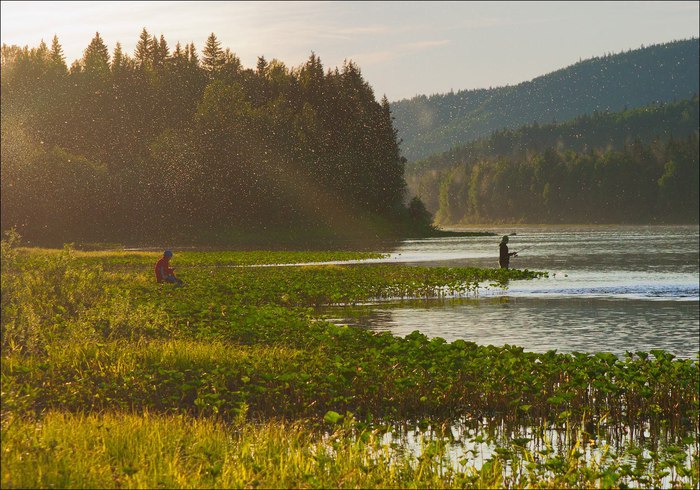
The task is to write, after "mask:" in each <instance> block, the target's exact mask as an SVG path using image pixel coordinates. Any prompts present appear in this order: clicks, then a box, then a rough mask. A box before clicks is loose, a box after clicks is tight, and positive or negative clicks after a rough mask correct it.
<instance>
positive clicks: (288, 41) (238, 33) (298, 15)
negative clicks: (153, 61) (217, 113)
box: [2, 1, 700, 101]
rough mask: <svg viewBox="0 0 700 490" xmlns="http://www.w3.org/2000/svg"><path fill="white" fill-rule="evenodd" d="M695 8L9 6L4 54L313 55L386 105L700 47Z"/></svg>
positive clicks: (250, 62)
mask: <svg viewBox="0 0 700 490" xmlns="http://www.w3.org/2000/svg"><path fill="white" fill-rule="evenodd" d="M698 6H699V4H698V2H18V1H11V2H2V43H3V44H8V45H12V44H15V45H19V46H29V47H30V48H31V47H36V46H37V45H38V44H39V42H40V41H41V40H42V39H43V40H44V41H45V42H46V43H47V44H50V43H51V40H52V39H53V36H54V35H57V36H58V39H59V42H60V43H61V45H62V47H63V50H64V53H65V55H66V61H67V63H68V64H69V65H70V64H71V63H72V62H73V61H75V60H77V59H80V58H81V56H82V53H83V50H84V49H85V48H86V47H87V46H88V44H89V43H90V40H91V39H92V38H93V37H94V35H95V32H99V33H100V36H101V37H102V38H103V39H104V41H105V43H106V44H107V46H108V48H109V50H110V53H112V52H113V50H114V47H115V45H116V43H117V42H119V43H121V45H122V47H123V49H124V50H125V52H127V53H129V54H133V51H134V48H135V46H136V42H137V41H138V37H139V34H140V33H141V30H142V29H143V28H144V27H145V28H146V29H147V31H148V32H149V34H151V35H155V36H157V37H160V35H161V34H162V35H163V36H164V37H165V39H166V41H167V42H168V46H169V47H170V49H171V50H172V49H173V48H174V47H175V45H176V44H177V43H178V42H180V43H181V44H183V45H184V44H189V43H191V42H193V43H194V44H195V46H196V48H197V50H198V51H199V52H201V49H202V48H203V46H204V43H205V41H206V38H207V37H208V36H209V35H210V34H211V33H212V32H213V33H214V34H216V36H217V38H218V39H219V41H220V42H221V45H222V47H224V48H230V49H231V51H232V52H234V53H235V54H236V55H238V56H239V57H240V59H241V61H242V63H243V65H244V67H247V68H250V67H254V66H255V64H256V61H257V58H258V57H259V56H264V57H265V58H266V59H268V60H271V59H273V58H276V59H278V60H280V61H282V62H283V63H284V64H285V65H287V66H288V67H296V66H299V65H301V64H302V63H304V62H305V61H306V59H307V58H308V57H309V55H310V54H311V52H314V53H316V54H317V55H318V56H319V57H320V58H321V61H322V63H323V66H324V67H325V68H326V69H330V68H334V67H336V66H338V67H340V66H342V64H343V61H344V60H346V59H347V60H353V61H355V62H356V63H357V64H358V65H359V66H360V68H361V70H362V73H363V76H364V77H365V79H366V80H367V81H368V83H369V84H370V85H371V86H372V87H373V89H374V91H375V95H376V96H377V98H380V97H381V96H382V95H386V96H387V97H388V98H389V100H390V101H397V100H400V99H403V98H410V97H413V96H415V95H431V94H435V93H445V92H449V91H450V90H455V91H457V90H465V89H477V88H489V87H498V86H504V85H514V84H517V83H520V82H524V81H528V80H531V79H533V78H535V77H538V76H540V75H544V74H546V73H550V72H552V71H555V70H558V69H560V68H564V67H566V66H569V65H571V64H574V63H576V62H578V61H579V60H583V59H587V58H591V57H595V56H602V55H605V54H611V53H619V52H622V51H626V50H629V49H637V48H639V47H641V46H642V45H646V46H648V45H651V44H658V43H665V42H670V41H674V40H679V39H688V38H692V37H697V36H698V20H699V15H700V14H699V7H698Z"/></svg>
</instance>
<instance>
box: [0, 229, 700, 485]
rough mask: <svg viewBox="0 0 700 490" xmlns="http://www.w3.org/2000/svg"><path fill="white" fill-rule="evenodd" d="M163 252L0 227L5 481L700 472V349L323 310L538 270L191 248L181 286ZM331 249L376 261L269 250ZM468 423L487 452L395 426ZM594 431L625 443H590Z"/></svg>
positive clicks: (271, 481)
mask: <svg viewBox="0 0 700 490" xmlns="http://www.w3.org/2000/svg"><path fill="white" fill-rule="evenodd" d="M158 255H159V254H156V253H143V252H134V253H131V252H128V253H127V252H123V251H117V252H109V253H107V252H76V251H75V250H73V249H72V248H71V247H65V248H64V249H63V250H51V251H49V250H39V249H22V248H18V247H17V246H16V242H15V243H13V240H12V238H11V237H10V238H8V239H7V240H3V243H2V378H1V381H2V395H1V396H2V417H1V420H2V455H3V465H2V483H3V487H26V486H30V487H51V486H59V487H83V488H85V487H158V486H161V487H189V488H191V487H207V488H208V487H255V486H262V487H358V486H359V487H430V488H435V487H463V488H468V487H477V488H483V487H502V486H506V487H511V488H513V487H517V488H520V487H533V486H536V487H569V488H577V487H581V486H584V487H587V486H607V487H615V486H624V485H628V484H631V485H637V486H642V487H643V486H645V485H646V484H647V483H649V484H659V485H672V484H674V483H673V482H674V481H675V482H677V485H679V486H686V487H690V486H695V487H696V486H697V485H698V482H699V481H700V478H699V477H698V436H697V434H698V391H699V388H698V373H699V370H698V362H697V360H689V359H675V358H674V357H673V356H672V355H671V354H668V353H666V352H663V351H653V352H651V353H645V352H637V353H628V355H627V356H626V357H625V358H624V359H618V358H617V357H616V356H613V355H611V354H605V353H599V354H595V355H593V354H586V353H574V354H570V355H568V354H558V353H556V352H554V351H550V352H547V353H544V354H537V353H529V352H524V351H523V349H522V348H519V347H516V346H509V345H505V346H502V347H495V346H479V345H477V344H475V343H472V342H465V341H455V342H452V343H447V342H445V341H444V340H443V339H439V338H435V339H428V338H427V337H426V336H425V335H422V334H420V333H418V332H414V333H413V334H411V335H408V336H406V337H404V338H398V337H393V336H392V335H390V334H388V333H373V332H369V331H365V330H362V329H357V328H350V327H343V326H338V325H333V324H331V323H328V322H325V321H323V320H321V319H319V318H317V317H316V315H315V314H314V310H313V307H316V306H325V305H331V304H353V303H358V302H365V301H369V300H372V299H376V298H382V297H384V298H386V297H435V296H440V295H451V294H456V295H468V294H474V293H475V291H476V285H477V284H483V283H484V282H487V283H488V282H490V283H492V284H493V287H505V286H506V285H507V282H508V280H510V279H515V278H518V279H528V278H529V279H535V278H537V277H539V276H540V275H541V273H537V272H531V271H518V270H510V271H503V270H498V269H469V268H423V267H408V266H400V265H396V264H392V265H382V264H371V265H370V264H367V265H359V266H358V265H352V266H351V265H324V266H320V265H316V266H304V267H297V266H295V267H270V268H259V267H233V266H234V265H235V266H238V265H251V264H260V263H261V262H264V260H265V256H266V253H258V252H235V253H231V254H227V253H224V252H216V253H212V255H207V254H201V253H196V252H183V253H181V254H178V255H177V257H176V260H175V261H174V262H175V265H180V264H187V267H188V268H187V269H185V271H184V272H183V273H182V277H183V278H184V279H185V280H186V283H187V285H186V287H184V288H172V287H168V286H163V285H158V284H155V281H154V280H153V277H152V275H153V272H152V270H151V267H152V262H154V261H155V260H156V258H157V257H158ZM334 257H344V258H345V259H347V258H348V257H353V260H354V259H357V258H362V257H366V258H368V257H373V255H371V254H368V255H362V254H349V253H343V254H341V255H335V253H317V252H313V253H309V254H303V253H288V254H287V253H283V252H279V253H276V254H271V255H269V256H268V257H267V258H268V260H270V261H275V262H278V261H282V262H284V261H289V262H287V263H298V262H308V261H313V260H323V261H328V260H333V258H334ZM460 420H462V421H464V420H467V421H484V422H483V423H481V424H480V426H479V428H478V434H477V435H475V436H474V441H475V443H478V444H481V443H488V444H489V447H490V448H491V449H493V451H495V452H494V453H493V457H492V458H491V459H488V460H486V461H481V462H480V463H479V464H478V465H477V464H475V462H474V460H473V457H472V456H473V454H471V453H469V454H467V453H464V454H462V455H461V456H455V453H454V452H450V451H448V446H449V445H450V444H452V443H453V442H454V440H451V439H450V438H448V440H447V441H446V440H445V439H444V437H443V436H442V435H441V434H440V433H436V434H434V435H428V434H427V432H426V433H425V437H424V439H423V445H422V446H421V451H420V453H421V454H420V455H415V454H412V453H411V451H409V450H408V449H407V446H406V444H405V441H404V442H402V441H400V440H399V439H395V440H393V441H391V442H388V441H387V439H386V433H387V432H386V431H387V430H395V429H396V428H399V427H407V426H411V427H415V428H416V430H417V433H419V434H423V433H424V432H425V431H426V429H427V428H428V427H438V426H443V427H444V426H451V425H454V424H456V423H457V421H460ZM105 427H106V429H105ZM572 427H573V428H572ZM524 428H530V429H532V430H535V431H537V430H544V429H545V428H546V429H547V430H554V431H555V433H558V432H557V431H559V432H561V430H564V431H565V432H566V431H568V433H570V436H569V438H568V439H567V441H568V442H567V444H564V445H561V446H557V447H549V446H548V445H547V442H546V440H545V439H546V438H545V437H535V438H534V439H533V438H532V437H524V436H522V435H521V436H518V435H517V434H518V433H520V431H523V430H524ZM560 429H561V430H560ZM514 434H516V435H515V436H514ZM627 435H634V437H631V436H630V437H627ZM640 435H642V437H641V438H640V437H639V436H640ZM525 439H528V443H527V444H525V442H523V441H525ZM591 440H595V441H602V440H607V441H610V443H611V444H612V446H613V450H608V449H605V450H604V451H603V450H600V451H596V452H595V453H592V452H591V451H590V450H585V449H586V447H590V446H585V444H587V442H586V441H591ZM202 448H204V449H202ZM83 454H84V456H82V455H83ZM470 454H471V455H470ZM455 458H457V461H458V462H459V461H464V464H461V466H460V464H456V463H455Z"/></svg>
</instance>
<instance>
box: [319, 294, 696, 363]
mask: <svg viewBox="0 0 700 490" xmlns="http://www.w3.org/2000/svg"><path fill="white" fill-rule="evenodd" d="M652 306H653V308H652ZM324 313H325V314H327V315H329V317H330V319H331V320H332V321H336V322H338V323H343V324H349V325H357V326H362V327H365V328H369V329H372V330H377V331H390V332H392V333H393V334H395V335H398V336H401V337H404V336H406V335H408V334H410V333H411V332H413V331H415V330H419V331H421V332H423V333H424V334H425V335H427V336H429V337H442V338H444V339H445V340H447V341H448V342H452V341H454V340H457V339H462V340H466V341H470V342H476V343H478V344H482V345H488V344H491V345H497V346H501V345H504V344H511V345H517V346H520V347H524V348H525V350H527V351H531V352H546V351H548V350H552V349H555V350H557V351H559V352H601V351H604V352H612V353H613V354H616V355H618V356H624V354H625V352H626V351H632V352H635V351H646V352H648V351H649V350H651V349H663V350H667V351H669V352H671V353H673V354H675V355H676V356H679V357H684V358H695V357H696V356H697V355H698V351H699V349H700V347H699V345H698V344H699V343H700V341H699V340H698V335H700V332H699V330H700V329H699V327H698V325H699V324H700V315H699V313H698V304H697V303H694V302H673V301H669V302H661V301H658V302H653V303H650V302H646V301H639V300H604V299H602V300H591V299H577V298H552V299H542V298H528V297H507V296H506V297H502V298H484V299H473V300H467V299H452V300H443V301H440V302H433V303H432V304H431V303H430V302H425V301H423V302H419V301H412V302H403V303H397V304H393V305H387V304H383V305H377V306H375V307H367V306H364V307H359V308H358V307H337V308H328V309H326V310H325V311H324Z"/></svg>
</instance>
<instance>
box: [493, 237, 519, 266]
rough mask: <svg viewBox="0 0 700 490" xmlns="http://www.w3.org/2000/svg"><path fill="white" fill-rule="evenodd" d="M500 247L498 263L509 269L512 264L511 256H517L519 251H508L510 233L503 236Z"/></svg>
mask: <svg viewBox="0 0 700 490" xmlns="http://www.w3.org/2000/svg"><path fill="white" fill-rule="evenodd" d="M499 248H500V254H499V255H498V265H500V266H501V269H507V268H508V267H509V266H510V258H511V257H516V256H517V255H518V252H509V251H508V235H504V236H503V238H502V239H501V244H500V246H499Z"/></svg>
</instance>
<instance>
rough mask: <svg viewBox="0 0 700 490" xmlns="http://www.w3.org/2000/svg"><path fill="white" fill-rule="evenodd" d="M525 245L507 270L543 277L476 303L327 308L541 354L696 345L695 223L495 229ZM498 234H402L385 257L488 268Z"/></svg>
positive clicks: (346, 319) (338, 316)
mask: <svg viewBox="0 0 700 490" xmlns="http://www.w3.org/2000/svg"><path fill="white" fill-rule="evenodd" d="M493 231H496V233H497V234H498V235H501V234H506V233H508V234H510V233H513V232H515V233H516V234H515V235H513V236H511V239H510V243H509V245H510V248H511V251H515V250H520V249H522V248H525V247H527V250H524V251H523V252H522V254H520V255H519V256H518V257H517V258H514V259H513V260H512V261H511V265H512V266H513V267H517V268H521V269H530V270H541V271H547V272H549V273H550V277H549V278H544V279H538V280H533V281H513V282H512V283H511V284H510V285H509V288H508V290H506V291H501V290H490V289H488V290H483V291H481V292H480V293H479V297H478V298H475V299H453V300H443V301H432V302H426V301H422V302H417V301H413V302H402V303H397V304H392V305H388V304H386V303H378V304H376V305H374V306H371V307H366V306H365V307H361V308H355V309H347V308H332V309H330V310H327V311H326V313H327V314H328V315H329V316H330V317H331V318H333V319H335V321H337V322H338V323H345V324H355V325H362V326H364V327H366V328H370V329H374V330H385V331H391V332H393V333H394V334H396V335H399V336H405V335H408V334H409V333H411V332H412V331H414V330H419V331H421V332H423V333H424V334H426V335H427V336H429V337H442V338H444V339H445V340H447V341H453V340H456V339H464V340H467V341H472V342H476V343H478V344H484V345H485V344H493V345H504V344H511V345H518V346H521V347H524V348H525V349H526V350H529V351H534V352H545V351H547V350H551V349H556V350H557V351H559V352H573V351H578V352H600V351H605V352H612V353H614V354H616V355H624V353H625V352H626V351H633V352H634V351H640V350H641V351H649V350H651V349H664V350H667V351H669V352H672V353H673V354H675V355H677V356H679V357H685V358H696V357H697V356H698V352H699V351H700V340H699V335H700V313H699V308H698V306H699V301H698V296H699V294H698V290H699V284H698V283H699V277H700V275H699V273H698V270H699V253H698V247H699V241H698V240H699V234H698V226H667V227H576V228H566V227H538V228H526V227H523V228H511V229H508V230H493ZM499 241H500V236H493V237H450V238H436V239H427V240H408V241H406V242H404V243H403V244H402V245H401V246H400V247H399V248H398V249H396V250H394V251H393V252H392V254H391V256H390V258H389V259H388V260H390V261H395V262H402V263H409V264H416V265H424V266H443V267H444V266H447V267H494V266H495V262H496V260H497V254H498V242H499Z"/></svg>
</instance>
